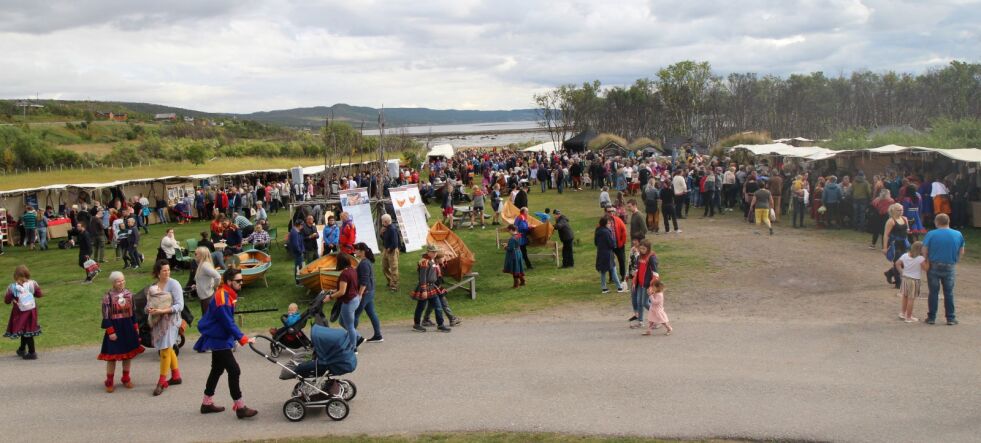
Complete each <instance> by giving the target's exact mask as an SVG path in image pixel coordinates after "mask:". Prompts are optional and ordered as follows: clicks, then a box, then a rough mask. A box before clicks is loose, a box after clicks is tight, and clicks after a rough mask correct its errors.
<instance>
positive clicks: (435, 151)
mask: <svg viewBox="0 0 981 443" xmlns="http://www.w3.org/2000/svg"><path fill="white" fill-rule="evenodd" d="M561 146H562V144H561V143H559V142H554V141H550V142H545V143H539V144H537V145H534V146H529V147H527V148H524V149H522V150H521V151H522V152H541V153H544V154H547V155H551V154H553V153H555V152H556V151H558V150H560V149H561ZM454 154H456V148H455V147H454V146H453V145H451V144H449V143H445V144H440V145H436V146H433V147H432V148H430V149H429V152H427V153H426V158H427V159H430V158H440V157H442V158H451V157H453V155H454Z"/></svg>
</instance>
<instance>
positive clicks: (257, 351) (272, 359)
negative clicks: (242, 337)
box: [249, 335, 278, 363]
mask: <svg viewBox="0 0 981 443" xmlns="http://www.w3.org/2000/svg"><path fill="white" fill-rule="evenodd" d="M255 339H256V340H259V339H262V340H266V341H268V342H269V345H270V348H272V345H273V344H274V343H275V342H274V341H273V339H272V338H269V337H267V336H265V335H256V336H255ZM249 348H250V349H252V352H255V353H256V354H259V355H261V356H262V358H264V359H266V360H269V361H271V362H273V363H278V362H277V361H276V359H275V358H273V357H271V356H270V355H269V354H266V353H265V352H263V351H260V350H258V349H256V347H255V343H254V342H251V343H249Z"/></svg>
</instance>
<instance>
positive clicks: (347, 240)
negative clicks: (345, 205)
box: [337, 221, 358, 254]
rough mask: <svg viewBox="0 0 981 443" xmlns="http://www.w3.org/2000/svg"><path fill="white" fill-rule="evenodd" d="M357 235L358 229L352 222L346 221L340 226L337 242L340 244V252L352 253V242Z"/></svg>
mask: <svg viewBox="0 0 981 443" xmlns="http://www.w3.org/2000/svg"><path fill="white" fill-rule="evenodd" d="M357 236H358V231H357V229H356V228H355V227H354V222H352V221H347V222H345V223H344V224H343V225H342V226H341V235H340V237H339V238H338V239H337V242H338V243H339V244H340V245H341V252H343V253H345V254H353V253H354V242H355V239H356V238H357Z"/></svg>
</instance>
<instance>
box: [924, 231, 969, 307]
mask: <svg viewBox="0 0 981 443" xmlns="http://www.w3.org/2000/svg"><path fill="white" fill-rule="evenodd" d="M934 224H935V225H936V226H937V229H934V230H933V231H930V232H928V233H927V235H926V237H924V238H923V255H925V256H926V257H927V261H928V262H929V263H930V270H929V271H927V284H928V285H929V287H930V296H929V298H927V305H928V308H929V311H928V312H927V319H926V322H927V323H928V324H931V325H932V324H934V323H935V322H936V319H937V301H938V300H937V299H938V296H939V294H940V286H941V285H943V289H944V314H945V315H946V316H947V325H948V326H953V325H956V324H957V318H956V317H955V316H954V279H955V276H956V269H957V262H958V261H959V260H960V258H961V257H963V256H964V235H962V234H961V233H960V232H958V231H956V230H954V229H950V217H949V216H948V215H947V214H937V217H936V218H935V219H934Z"/></svg>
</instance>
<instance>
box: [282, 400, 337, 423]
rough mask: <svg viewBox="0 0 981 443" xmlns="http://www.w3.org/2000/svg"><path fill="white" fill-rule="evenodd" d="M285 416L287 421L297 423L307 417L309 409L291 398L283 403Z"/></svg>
mask: <svg viewBox="0 0 981 443" xmlns="http://www.w3.org/2000/svg"><path fill="white" fill-rule="evenodd" d="M283 415H285V416H286V419H287V420H289V421H293V422H297V421H300V420H303V417H306V416H307V407H306V406H305V405H304V404H303V402H302V401H300V400H299V399H296V398H291V399H289V400H286V403H283ZM345 415H347V414H345Z"/></svg>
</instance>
